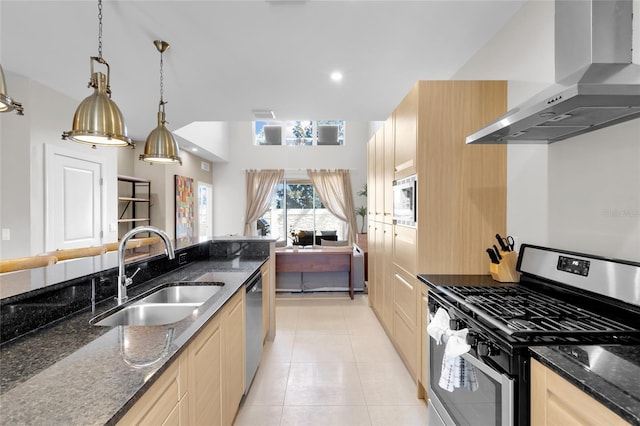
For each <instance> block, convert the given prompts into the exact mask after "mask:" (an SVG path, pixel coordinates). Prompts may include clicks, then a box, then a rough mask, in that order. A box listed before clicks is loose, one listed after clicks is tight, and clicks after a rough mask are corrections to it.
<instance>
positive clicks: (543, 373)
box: [531, 359, 629, 426]
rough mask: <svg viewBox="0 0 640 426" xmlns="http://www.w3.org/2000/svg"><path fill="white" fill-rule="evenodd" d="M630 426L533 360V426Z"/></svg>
mask: <svg viewBox="0 0 640 426" xmlns="http://www.w3.org/2000/svg"><path fill="white" fill-rule="evenodd" d="M628 424H629V423H627V422H626V421H625V420H624V419H622V418H621V417H620V416H618V415H617V414H616V413H614V412H613V411H611V410H609V409H608V408H607V407H605V406H604V405H602V404H601V403H599V402H598V401H596V400H595V399H593V398H592V397H591V396H589V395H587V394H586V393H584V392H582V391H581V390H580V389H578V388H577V387H576V386H574V385H573V384H571V383H569V382H568V381H567V380H565V379H564V378H562V377H560V376H559V375H558V374H556V373H555V372H553V371H551V370H550V369H549V368H547V367H545V366H544V365H542V364H541V363H540V362H538V361H536V360H535V359H532V360H531V425H532V426H543V425H585V426H586V425H611V426H613V425H628Z"/></svg>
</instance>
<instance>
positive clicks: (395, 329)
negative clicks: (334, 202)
mask: <svg viewBox="0 0 640 426" xmlns="http://www.w3.org/2000/svg"><path fill="white" fill-rule="evenodd" d="M506 94H507V86H506V82H504V81H419V82H417V83H416V84H415V85H414V87H413V88H412V89H411V91H410V92H409V93H408V94H407V95H406V96H405V98H404V99H403V100H402V101H401V102H400V104H399V105H398V106H397V108H396V109H395V110H394V111H393V113H392V114H391V116H390V117H389V118H388V119H387V120H386V121H385V123H384V125H383V137H382V138H381V137H380V131H378V132H376V134H375V135H374V136H373V137H372V138H371V140H370V142H369V147H368V156H367V158H368V161H369V163H368V168H369V169H368V173H367V178H368V186H369V188H380V187H382V188H386V189H383V190H382V191H381V190H376V191H375V198H376V203H375V204H370V208H371V207H374V208H376V207H375V206H376V205H379V204H380V203H379V201H378V198H379V197H383V200H382V206H383V215H382V218H380V216H376V215H370V216H369V221H370V222H369V226H370V228H369V229H370V234H369V252H370V255H371V253H374V260H373V261H372V262H370V267H369V285H370V287H371V288H374V289H375V296H374V297H375V302H374V303H372V306H373V309H374V311H375V312H376V314H377V316H378V318H379V319H380V321H381V323H382V324H383V325H384V326H385V329H386V330H387V333H388V334H389V336H390V338H391V340H392V341H393V343H394V345H395V347H396V349H397V350H398V352H399V353H400V354H401V356H402V359H403V360H404V362H405V365H406V366H407V368H408V369H409V371H410V372H411V373H412V375H413V377H414V380H415V381H416V382H417V383H419V384H420V385H422V387H423V388H426V387H427V386H426V377H427V375H428V371H426V366H427V359H426V357H427V351H426V344H427V340H426V339H427V337H426V332H425V330H424V329H423V328H424V327H426V324H424V323H425V322H426V317H425V315H426V293H423V292H422V288H421V287H423V285H422V284H420V283H419V282H418V280H417V278H416V275H417V274H419V273H426V274H488V273H489V261H488V259H487V257H486V248H487V247H491V245H492V244H494V236H495V234H496V233H501V234H504V232H505V231H506V147H505V146H501V145H466V144H465V138H466V136H467V135H468V134H471V133H473V132H474V131H475V130H477V129H478V128H480V127H482V126H484V125H486V124H487V123H489V122H491V121H492V120H493V119H495V118H496V117H498V116H500V115H501V114H503V113H504V112H505V111H506ZM381 139H382V140H383V148H382V149H381V150H380V149H379V147H378V144H379V142H380V140H381ZM381 153H382V154H381ZM391 162H392V164H393V165H394V166H393V169H392V170H391V168H388V169H385V168H384V167H385V164H391ZM380 163H383V164H380ZM380 170H382V172H380ZM413 174H415V175H416V178H417V216H418V220H417V225H416V227H415V228H410V227H404V226H399V225H391V223H392V221H391V220H390V218H391V217H392V211H393V202H392V200H393V191H392V184H393V180H394V179H401V178H404V177H407V176H410V175H413ZM370 193H371V192H370ZM387 213H388V215H387ZM375 222H384V223H388V224H389V229H391V234H392V237H391V238H388V237H387V236H386V234H385V233H384V231H383V232H382V233H376V232H374V233H373V234H372V233H371V230H375V229H377V228H378V227H379V226H380V225H379V224H378V223H375ZM383 229H384V227H383ZM372 237H373V238H372ZM372 271H373V274H372ZM389 318H390V320H389ZM389 324H390V327H389V326H387V325H389ZM419 389H420V387H419ZM419 393H420V392H419Z"/></svg>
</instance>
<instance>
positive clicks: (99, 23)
mask: <svg viewBox="0 0 640 426" xmlns="http://www.w3.org/2000/svg"><path fill="white" fill-rule="evenodd" d="M98 58H99V59H102V0H98Z"/></svg>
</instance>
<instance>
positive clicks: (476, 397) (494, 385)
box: [429, 337, 514, 426]
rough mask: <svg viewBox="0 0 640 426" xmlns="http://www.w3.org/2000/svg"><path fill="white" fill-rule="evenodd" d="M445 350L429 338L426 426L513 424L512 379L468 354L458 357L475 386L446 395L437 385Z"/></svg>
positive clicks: (443, 346) (502, 425)
mask: <svg viewBox="0 0 640 426" xmlns="http://www.w3.org/2000/svg"><path fill="white" fill-rule="evenodd" d="M444 348H445V345H444V344H440V345H438V344H437V343H436V341H435V339H433V338H431V337H430V338H429V426H436V425H446V426H462V425H486V426H489V425H496V426H505V425H513V424H514V381H513V379H511V378H510V377H509V376H507V375H505V374H502V373H501V372H499V371H497V370H495V369H493V368H492V367H491V366H489V365H487V364H485V363H484V362H482V361H481V360H480V359H478V358H476V357H475V356H474V355H473V354H472V353H471V352H469V353H466V354H463V355H462V356H461V357H462V359H464V361H465V370H466V371H465V374H474V375H475V377H476V381H477V384H478V387H477V389H476V390H469V389H467V388H465V387H464V386H461V387H456V388H454V390H453V391H452V392H449V391H447V390H445V389H443V388H442V387H440V385H439V381H440V376H441V372H442V362H443V358H444Z"/></svg>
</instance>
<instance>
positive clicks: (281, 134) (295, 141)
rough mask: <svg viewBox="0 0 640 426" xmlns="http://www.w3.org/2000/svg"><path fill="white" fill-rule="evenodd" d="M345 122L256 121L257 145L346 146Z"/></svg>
mask: <svg viewBox="0 0 640 426" xmlns="http://www.w3.org/2000/svg"><path fill="white" fill-rule="evenodd" d="M344 127H345V124H344V120H317V121H309V120H293V121H255V122H254V126H253V130H254V141H255V144H256V145H286V146H311V145H344Z"/></svg>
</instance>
